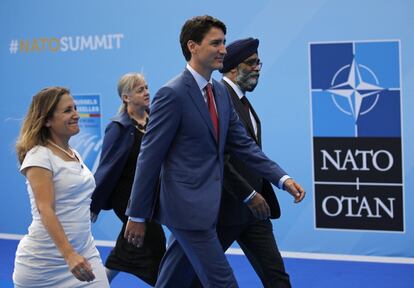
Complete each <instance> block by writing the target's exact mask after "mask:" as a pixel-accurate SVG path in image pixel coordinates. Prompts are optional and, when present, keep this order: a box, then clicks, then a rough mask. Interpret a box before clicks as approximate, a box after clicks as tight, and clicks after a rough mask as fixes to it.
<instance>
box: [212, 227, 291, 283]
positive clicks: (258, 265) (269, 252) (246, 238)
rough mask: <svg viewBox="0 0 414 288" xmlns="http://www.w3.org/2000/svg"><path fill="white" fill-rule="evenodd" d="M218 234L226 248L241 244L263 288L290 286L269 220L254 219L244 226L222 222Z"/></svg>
mask: <svg viewBox="0 0 414 288" xmlns="http://www.w3.org/2000/svg"><path fill="white" fill-rule="evenodd" d="M217 235H218V238H219V240H220V242H221V245H222V246H223V249H224V250H227V248H229V247H230V246H231V244H232V243H233V242H234V241H237V243H239V245H240V248H241V249H242V250H243V252H244V254H245V255H246V256H247V258H248V259H249V262H250V263H251V265H252V266H253V269H254V270H255V271H256V273H257V275H258V276H259V278H260V280H261V281H262V284H263V287H266V288H267V287H275V288H276V287H277V288H290V287H291V284H290V280H289V275H288V274H287V273H286V271H285V266H284V263H283V259H282V256H281V255H280V252H279V249H278V247H277V244H276V240H275V237H274V234H273V227H272V222H271V221H270V220H269V219H266V220H256V221H251V222H250V223H249V224H245V225H235V226H223V225H220V226H218V227H217Z"/></svg>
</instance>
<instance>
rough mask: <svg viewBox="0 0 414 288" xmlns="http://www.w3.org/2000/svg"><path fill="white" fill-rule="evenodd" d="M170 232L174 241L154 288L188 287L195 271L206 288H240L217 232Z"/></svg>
mask: <svg viewBox="0 0 414 288" xmlns="http://www.w3.org/2000/svg"><path fill="white" fill-rule="evenodd" d="M168 229H169V230H170V231H171V233H172V234H173V235H174V238H175V239H174V240H173V241H172V242H171V244H170V245H169V247H168V249H167V252H166V254H165V256H164V258H163V259H162V261H161V266H160V274H159V276H158V280H157V284H156V286H155V287H163V288H169V287H171V288H175V287H188V283H191V282H192V279H194V276H195V275H194V271H195V273H196V274H197V276H198V278H199V279H200V282H201V283H202V285H203V287H208V288H210V287H211V288H213V287H214V288H227V287H228V288H236V287H238V285H237V282H236V279H235V277H234V274H233V270H232V269H231V267H230V265H229V263H228V262H227V259H226V256H225V255H224V253H223V249H222V247H221V245H220V242H219V240H218V238H217V232H216V230H215V229H214V228H211V229H209V230H182V229H175V228H172V227H168ZM191 267H193V269H194V270H192V269H191Z"/></svg>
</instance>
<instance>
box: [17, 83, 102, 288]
mask: <svg viewBox="0 0 414 288" xmlns="http://www.w3.org/2000/svg"><path fill="white" fill-rule="evenodd" d="M78 120H79V114H78V112H77V111H76V105H75V103H74V101H73V98H72V96H71V95H70V93H69V91H68V90H67V89H65V88H61V87H50V88H46V89H43V90H41V91H40V92H39V93H38V94H36V95H35V96H34V97H33V100H32V103H31V105H30V108H29V111H28V113H27V115H26V118H25V120H24V122H23V126H22V129H21V131H20V135H19V139H18V141H17V144H16V150H17V155H18V158H19V162H20V163H21V167H20V171H21V173H22V174H24V175H25V176H26V178H27V181H26V183H27V189H28V192H29V197H30V204H31V210H32V217H33V221H32V223H31V225H30V227H29V231H28V234H27V235H25V236H24V237H23V238H22V240H21V241H20V243H19V246H18V247H17V251H16V258H15V263H14V272H13V282H14V285H15V287H64V288H66V287H96V288H98V287H99V288H102V287H109V284H108V280H107V278H106V275H105V270H104V267H103V264H102V261H101V258H100V255H99V252H98V250H97V249H96V247H95V243H94V239H93V237H92V234H91V223H90V214H89V205H90V201H91V200H90V197H91V194H92V192H93V190H94V188H95V181H94V178H93V175H92V173H91V172H90V171H89V169H88V168H87V167H86V165H84V163H83V162H82V159H81V158H80V156H79V154H78V153H77V152H76V151H74V150H73V149H72V148H71V147H70V146H69V139H70V137H71V136H73V135H75V134H77V133H78V132H79V126H78Z"/></svg>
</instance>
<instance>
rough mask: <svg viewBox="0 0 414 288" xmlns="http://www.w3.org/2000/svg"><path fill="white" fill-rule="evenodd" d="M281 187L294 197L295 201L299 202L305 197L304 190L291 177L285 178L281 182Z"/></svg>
mask: <svg viewBox="0 0 414 288" xmlns="http://www.w3.org/2000/svg"><path fill="white" fill-rule="evenodd" d="M283 188H284V189H285V190H286V191H288V192H289V193H290V195H292V196H293V197H294V198H295V203H299V202H300V201H302V200H303V198H305V194H306V193H305V190H303V188H302V186H300V185H299V183H297V182H296V181H295V180H293V179H292V178H288V179H286V181H285V182H284V183H283Z"/></svg>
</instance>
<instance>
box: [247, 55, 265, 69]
mask: <svg viewBox="0 0 414 288" xmlns="http://www.w3.org/2000/svg"><path fill="white" fill-rule="evenodd" d="M242 63H244V64H246V65H247V66H250V67H251V68H254V69H258V70H260V69H262V66H263V63H262V62H260V59H259V58H257V59H250V60H246V61H243V62H242Z"/></svg>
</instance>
